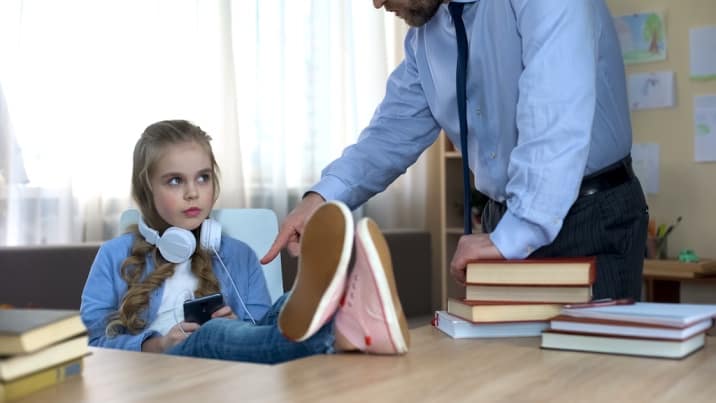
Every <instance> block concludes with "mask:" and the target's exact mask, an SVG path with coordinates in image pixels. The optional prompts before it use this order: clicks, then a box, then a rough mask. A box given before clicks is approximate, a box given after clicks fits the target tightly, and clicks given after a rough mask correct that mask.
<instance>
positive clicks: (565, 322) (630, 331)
mask: <svg viewBox="0 0 716 403" xmlns="http://www.w3.org/2000/svg"><path fill="white" fill-rule="evenodd" d="M711 325H712V320H711V319H705V320H702V321H701V322H696V323H694V324H693V325H691V326H688V327H684V328H679V327H666V326H661V325H651V324H646V323H634V322H619V321H608V320H604V319H590V318H573V317H569V316H562V315H561V316H558V317H556V318H554V319H552V320H551V321H550V322H549V328H550V330H557V331H561V332H573V333H591V334H596V335H600V334H603V335H614V336H630V337H644V338H651V339H670V340H684V339H688V338H689V337H691V336H693V335H695V334H698V333H702V332H705V331H706V330H708V329H709V328H710V327H711Z"/></svg>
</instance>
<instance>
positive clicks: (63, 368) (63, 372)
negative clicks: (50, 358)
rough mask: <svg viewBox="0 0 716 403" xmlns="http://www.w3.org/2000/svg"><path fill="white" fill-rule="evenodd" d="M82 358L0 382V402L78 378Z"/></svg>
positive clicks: (80, 372) (80, 371)
mask: <svg viewBox="0 0 716 403" xmlns="http://www.w3.org/2000/svg"><path fill="white" fill-rule="evenodd" d="M82 361H83V358H80V359H76V360H72V361H69V362H65V363H62V364H59V365H56V366H54V367H51V368H47V369H44V370H41V371H38V372H35V373H33V374H30V375H27V376H24V377H22V378H18V379H15V380H13V381H10V382H7V383H3V382H0V402H4V401H10V400H14V399H19V398H21V397H24V396H27V395H29V394H31V393H34V392H37V391H38V390H42V389H45V388H47V387H50V386H52V385H57V384H59V383H62V382H65V381H66V380H69V379H72V378H76V377H79V376H80V375H81V374H82Z"/></svg>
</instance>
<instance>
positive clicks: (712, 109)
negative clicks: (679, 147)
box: [694, 95, 716, 162]
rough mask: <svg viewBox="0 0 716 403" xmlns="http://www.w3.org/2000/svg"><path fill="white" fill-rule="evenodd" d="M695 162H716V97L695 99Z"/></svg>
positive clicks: (702, 96)
mask: <svg viewBox="0 0 716 403" xmlns="http://www.w3.org/2000/svg"><path fill="white" fill-rule="evenodd" d="M694 160H695V161H697V162H704V161H716V95H701V96H695V97H694Z"/></svg>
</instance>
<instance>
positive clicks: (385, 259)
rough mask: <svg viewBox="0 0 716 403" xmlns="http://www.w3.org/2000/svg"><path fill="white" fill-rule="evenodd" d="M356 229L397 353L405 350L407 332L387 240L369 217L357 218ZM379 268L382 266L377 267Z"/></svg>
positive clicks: (402, 352)
mask: <svg viewBox="0 0 716 403" xmlns="http://www.w3.org/2000/svg"><path fill="white" fill-rule="evenodd" d="M356 232H357V233H358V240H359V242H361V243H362V244H363V247H364V250H365V252H366V256H367V258H368V266H369V267H370V270H371V273H372V274H373V278H374V279H375V283H376V287H377V288H378V293H379V294H380V300H381V305H382V307H383V315H384V317H385V320H386V325H387V327H388V334H389V335H390V340H391V342H392V343H393V347H394V348H395V352H396V353H397V354H404V353H407V352H408V347H409V346H410V332H409V330H408V322H407V320H406V319H405V314H404V313H403V306H402V305H401V304H400V298H399V297H398V288H397V287H396V284H395V275H394V273H393V263H392V261H391V258H390V249H389V248H388V242H387V241H386V240H385V237H384V236H383V233H382V232H381V231H380V229H379V228H378V225H377V224H376V223H375V221H373V220H372V219H370V218H364V219H362V220H360V221H359V222H358V226H357V228H356ZM381 268H382V269H383V270H380V269H381Z"/></svg>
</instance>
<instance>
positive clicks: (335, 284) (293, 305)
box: [278, 201, 353, 341]
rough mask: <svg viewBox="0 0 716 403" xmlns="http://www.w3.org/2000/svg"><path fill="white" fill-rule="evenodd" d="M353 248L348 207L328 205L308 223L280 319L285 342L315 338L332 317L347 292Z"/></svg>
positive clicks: (351, 218) (317, 212)
mask: <svg viewBox="0 0 716 403" xmlns="http://www.w3.org/2000/svg"><path fill="white" fill-rule="evenodd" d="M352 247H353V216H352V215H351V212H350V210H348V207H346V205H345V204H343V203H341V202H335V201H331V202H326V203H324V204H322V205H321V206H320V207H319V208H318V209H317V210H316V211H315V212H314V213H313V214H312V215H311V217H309V219H308V221H307V222H306V226H305V227H304V229H303V234H302V235H301V251H300V254H299V258H298V273H297V275H296V280H295V281H294V283H293V287H292V288H291V294H290V295H289V297H288V298H287V299H286V302H285V303H284V305H283V307H282V308H281V312H280V313H279V316H278V327H279V329H280V330H281V333H283V335H284V336H286V338H288V339H291V340H294V341H303V340H306V339H307V338H309V337H311V336H313V334H315V333H316V332H317V331H318V330H319V329H320V328H321V326H323V325H324V324H325V323H326V322H327V321H328V320H329V319H331V317H332V316H333V314H335V312H336V309H338V305H339V303H340V300H341V297H342V296H343V292H344V291H345V285H346V277H347V273H348V263H349V262H350V258H351V250H352Z"/></svg>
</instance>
